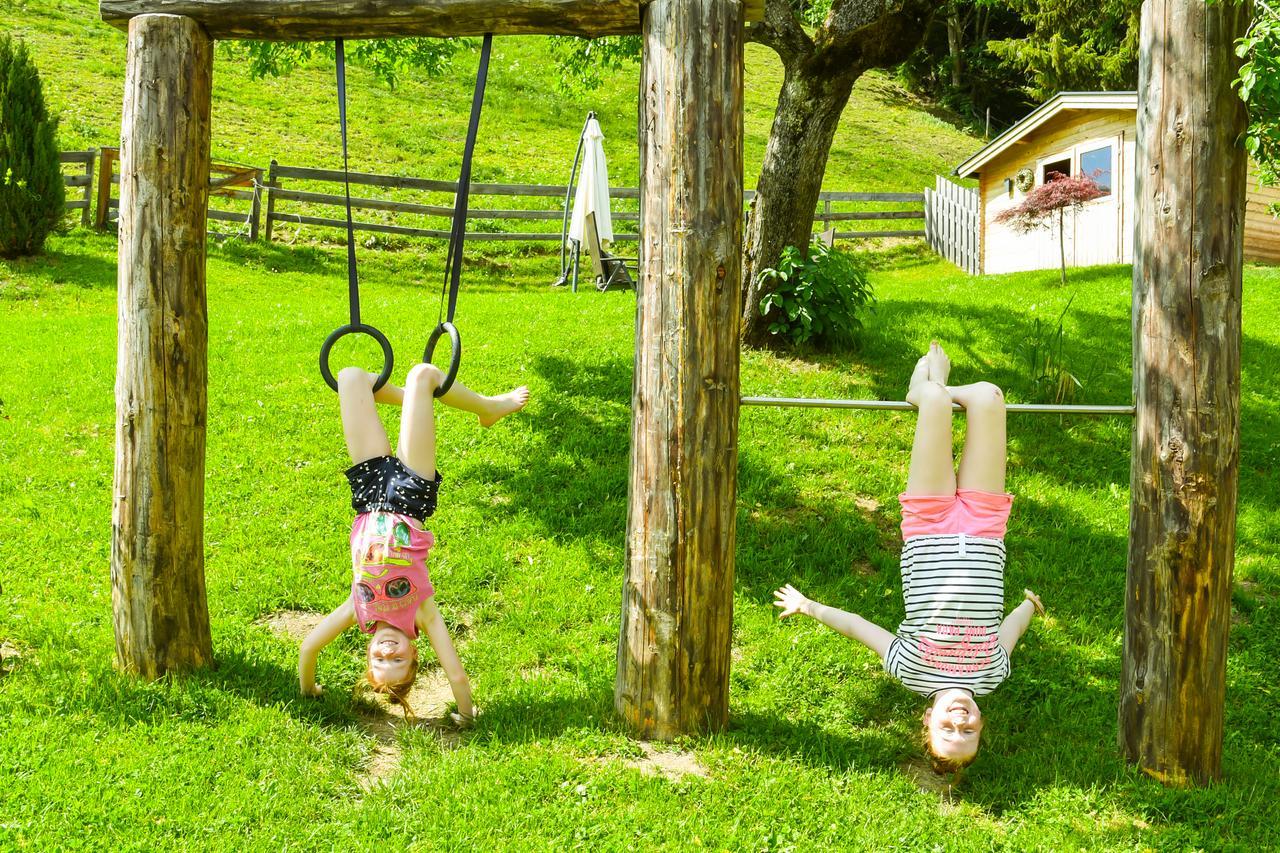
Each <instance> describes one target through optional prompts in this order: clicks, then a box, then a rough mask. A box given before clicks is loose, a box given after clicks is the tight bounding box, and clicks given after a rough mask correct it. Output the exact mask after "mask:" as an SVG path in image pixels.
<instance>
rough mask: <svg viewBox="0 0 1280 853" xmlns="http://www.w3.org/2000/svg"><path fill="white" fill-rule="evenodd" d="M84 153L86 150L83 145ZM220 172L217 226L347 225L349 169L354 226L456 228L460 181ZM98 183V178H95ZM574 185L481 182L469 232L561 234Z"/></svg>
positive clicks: (530, 237)
mask: <svg viewBox="0 0 1280 853" xmlns="http://www.w3.org/2000/svg"><path fill="white" fill-rule="evenodd" d="M68 156H71V155H68ZM74 156H76V157H80V156H83V155H81V154H79V153H78V152H77V153H76V154H75V155H74ZM118 160H119V153H118V149H115V148H103V149H102V153H101V162H100V164H99V167H98V181H97V183H98V198H97V207H96V214H95V216H94V219H93V221H94V223H95V224H96V225H97V226H98V227H100V228H101V227H107V226H109V225H111V224H112V223H113V222H115V220H116V219H117V217H118V215H119V206H120V202H119V199H118V198H117V197H116V192H115V187H116V186H118V185H119V182H120V177H119V174H118V172H117V171H116V169H117V166H116V163H117V162H118ZM90 169H92V166H90ZM210 172H211V175H210V182H209V186H210V197H209V204H210V206H209V219H210V220H213V221H215V222H231V223H236V224H237V225H238V226H239V227H238V228H237V229H235V230H234V232H233V233H230V234H227V233H222V234H218V233H217V232H211V233H215V235H217V236H223V237H226V236H237V237H243V238H246V239H248V240H257V239H258V237H259V230H260V228H261V233H262V236H264V237H265V238H266V239H267V240H273V239H280V237H281V235H282V232H288V231H293V232H294V233H295V234H296V230H295V229H300V228H302V227H313V228H335V229H345V228H346V227H347V223H346V198H345V194H344V187H343V183H344V178H345V180H346V182H348V183H349V184H350V186H351V190H352V196H351V208H352V212H353V217H352V218H353V223H352V227H353V229H354V230H356V231H363V232H372V233H376V234H387V235H398V236H403V237H426V238H435V239H442V240H444V239H448V237H449V233H450V227H451V222H452V217H453V201H454V194H455V192H456V190H457V184H456V182H454V181H436V180H429V179H425V178H410V177H401V176H394V175H378V174H369V173H365V172H351V173H349V174H347V175H345V176H344V174H343V173H342V172H341V171H337V170H333V169H313V168H307V167H301V166H285V165H281V164H280V163H279V162H277V161H275V160H272V161H271V165H270V167H269V168H268V169H267V170H266V174H265V176H264V174H263V170H262V169H256V168H253V167H248V166H236V165H231V164H215V165H213V166H212V167H211V169H210ZM88 183H92V177H90V178H89V179H88ZM565 191H566V187H565V186H563V185H559V186H557V185H554V184H497V183H488V184H486V183H473V184H472V185H471V197H472V206H471V207H470V208H469V209H468V211H467V239H468V240H476V241H489V240H504V241H522V242H537V241H552V242H558V241H559V240H560V235H561V228H562V223H563V220H564V199H565ZM87 197H88V195H87V194H86V198H87ZM609 197H610V201H611V203H612V210H611V218H612V219H613V221H614V223H615V227H614V231H615V233H614V242H615V243H620V242H634V241H636V240H638V239H639V238H638V236H637V234H636V228H637V225H638V224H639V220H640V212H639V200H640V191H639V190H638V189H636V188H634V187H614V188H611V189H610V190H609ZM754 197H755V191H754V190H748V191H747V192H746V193H745V197H744V203H748V204H749V203H750V202H751V200H752V199H753V198H754ZM264 201H265V204H264ZM924 204H925V196H924V195H923V194H921V193H853V192H824V193H822V194H821V196H820V197H819V199H818V205H819V206H818V209H817V210H816V211H815V212H814V223H815V227H816V228H817V230H819V231H834V234H835V239H837V240H865V239H876V238H912V237H924V236H925V235H926V230H925V228H902V227H900V226H902V225H907V224H911V225H915V224H917V223H919V224H923V221H924V219H925V207H924ZM264 208H265V210H264ZM863 222H865V223H868V225H869V226H870V224H871V223H877V224H881V225H886V226H889V227H887V228H881V229H879V230H877V229H876V228H875V227H874V226H870V227H866V226H864V227H863V228H862V229H861V230H856V231H853V230H849V231H841V230H839V228H840V226H841V225H843V224H845V223H863ZM894 226H899V227H894Z"/></svg>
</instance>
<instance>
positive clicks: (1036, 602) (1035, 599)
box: [1022, 589, 1044, 616]
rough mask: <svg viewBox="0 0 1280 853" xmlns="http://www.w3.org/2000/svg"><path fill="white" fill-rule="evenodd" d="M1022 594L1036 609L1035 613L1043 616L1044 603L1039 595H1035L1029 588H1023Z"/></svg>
mask: <svg viewBox="0 0 1280 853" xmlns="http://www.w3.org/2000/svg"><path fill="white" fill-rule="evenodd" d="M1022 594H1023V596H1025V597H1026V599H1027V601H1030V602H1031V606H1032V607H1034V608H1035V609H1036V615H1038V616H1043V615H1044V604H1043V603H1042V602H1041V601H1040V596H1038V595H1036V594H1035V593H1034V592H1032V591H1031V590H1029V589H1024V590H1023V591H1022Z"/></svg>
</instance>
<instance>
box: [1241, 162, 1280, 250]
mask: <svg viewBox="0 0 1280 853" xmlns="http://www.w3.org/2000/svg"><path fill="white" fill-rule="evenodd" d="M1247 187H1248V189H1247V190H1246V191H1245V192H1246V193H1247V194H1246V196H1245V211H1244V259H1245V260H1246V261H1260V262H1262V263H1267V264H1280V219H1277V218H1276V217H1274V216H1272V215H1271V213H1270V211H1269V210H1268V208H1269V207H1270V206H1271V205H1273V204H1280V187H1259V186H1258V175H1257V171H1256V170H1255V169H1254V167H1253V164H1252V163H1250V164H1249V180H1248V183H1247Z"/></svg>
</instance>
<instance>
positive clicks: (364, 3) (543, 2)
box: [99, 0, 764, 41]
mask: <svg viewBox="0 0 1280 853" xmlns="http://www.w3.org/2000/svg"><path fill="white" fill-rule="evenodd" d="M643 5H644V4H643V2H642V0H375V2H369V0H100V2H99V10H100V12H101V14H102V19H103V20H104V21H106V22H107V23H109V24H112V25H114V26H117V27H120V28H122V29H123V28H124V27H125V26H127V24H128V21H129V19H131V18H134V17H136V16H138V15H146V14H152V13H157V12H164V13H168V14H174V15H184V16H186V17H189V18H191V19H192V20H195V21H199V22H200V24H201V26H203V27H204V28H205V30H206V31H207V32H208V33H209V35H211V36H213V37H214V38H216V39H224V38H236V39H266V40H269V41H316V40H323V39H332V38H337V37H338V36H342V37H344V38H352V39H358V38H390V37H395V36H437V37H441V38H445V37H449V36H479V35H484V34H485V33H494V34H495V35H519V34H525V35H531V34H537V33H543V34H551V35H568V36H585V37H588V38H595V37H598V36H614V35H634V34H636V33H639V32H640V9H641V7H642V6H643ZM748 11H749V13H750V14H749V15H748V17H747V20H751V21H760V20H763V19H764V0H749V2H748Z"/></svg>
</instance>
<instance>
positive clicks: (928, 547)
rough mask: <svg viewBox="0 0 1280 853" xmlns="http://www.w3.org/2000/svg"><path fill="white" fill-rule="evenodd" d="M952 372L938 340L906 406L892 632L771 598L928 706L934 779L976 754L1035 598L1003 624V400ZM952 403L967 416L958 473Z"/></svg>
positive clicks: (797, 597)
mask: <svg viewBox="0 0 1280 853" xmlns="http://www.w3.org/2000/svg"><path fill="white" fill-rule="evenodd" d="M950 370H951V362H950V361H949V360H948V358H947V355H946V353H945V352H944V351H943V349H942V347H941V346H939V345H938V342H937V341H934V342H933V343H932V344H931V345H930V347H929V352H928V353H927V354H926V355H925V356H923V357H922V358H921V359H920V360H919V361H918V362H917V363H916V368H915V371H914V372H913V373H912V375H911V387H910V390H909V391H908V393H907V401H908V402H909V403H911V404H912V405H914V406H915V407H916V409H917V411H918V413H919V418H918V420H917V422H916V434H915V441H914V443H913V445H912V448H911V467H910V470H909V473H908V475H907V488H906V491H904V492H903V493H902V494H901V495H899V496H898V500H899V502H900V503H901V504H902V538H903V542H904V544H903V548H902V563H901V565H902V597H903V600H904V602H905V604H906V618H905V619H904V620H903V621H902V624H901V625H899V626H898V631H897V633H896V634H891V633H889V632H888V631H886V630H885V629H883V628H881V627H880V626H879V625H875V624H872V623H871V622H868V621H867V620H865V619H863V618H862V617H861V616H858V615H857V614H855V613H848V612H846V611H843V610H838V609H836V608H834V607H827V606H825V605H823V604H819V603H817V602H816V601H810V600H809V599H808V598H805V597H804V596H803V595H802V594H801V593H800V592H799V591H798V590H797V589H796V588H795V587H793V586H791V585H790V584H788V585H787V586H784V587H782V588H781V589H779V590H778V591H777V592H775V593H774V597H775V599H776V600H775V602H774V603H775V604H776V605H777V606H778V607H779V608H781V611H780V613H779V616H781V617H782V618H786V617H788V616H791V615H793V614H796V613H803V614H804V615H806V616H810V617H812V618H814V619H817V620H818V621H819V622H821V623H823V624H824V625H826V626H828V627H830V628H833V629H834V630H836V631H839V632H840V633H842V634H844V635H845V636H847V637H850V638H852V639H854V640H857V641H858V642H860V643H862V644H863V645H865V646H867V647H868V648H870V649H871V650H872V651H874V652H875V653H876V654H877V655H879V656H880V658H881V659H882V660H883V661H884V668H885V671H887V672H888V673H889V674H890V675H892V676H893V677H895V678H897V679H898V680H899V681H901V682H902V684H903V685H904V686H906V687H907V688H909V689H910V690H912V691H914V692H916V693H919V694H921V695H922V696H926V697H929V698H930V699H931V700H932V701H931V704H930V706H929V708H928V709H927V710H926V711H925V712H924V727H925V741H926V745H927V747H928V750H929V753H930V755H931V756H932V758H933V766H934V769H935V770H937V771H938V772H955V771H957V770H959V769H961V768H962V767H965V766H966V765H968V764H970V763H971V762H972V761H973V759H974V758H975V757H976V756H977V753H978V745H979V742H980V740H981V736H982V725H983V719H982V712H981V711H980V710H979V709H978V703H977V702H976V701H974V699H975V697H977V696H985V695H986V694H988V693H990V692H991V691H992V690H994V689H995V688H996V687H997V686H998V685H999V684H1000V682H1002V681H1004V679H1005V678H1006V677H1007V676H1008V675H1009V655H1010V654H1011V653H1012V652H1013V647H1014V645H1015V644H1017V642H1018V639H1019V638H1020V637H1021V636H1022V634H1023V632H1024V631H1026V629H1027V626H1028V625H1029V624H1030V622H1031V617H1032V616H1033V615H1034V614H1036V613H1043V612H1044V607H1043V606H1042V605H1041V603H1040V599H1039V597H1038V596H1037V595H1036V594H1035V593H1033V592H1032V591H1031V590H1026V591H1025V593H1024V595H1025V600H1024V601H1023V602H1022V603H1021V604H1019V605H1018V606H1017V607H1016V608H1015V609H1014V610H1013V612H1012V613H1010V614H1009V615H1008V616H1007V617H1005V616H1004V562H1005V551H1004V534H1005V527H1006V525H1007V523H1008V520H1009V507H1010V506H1011V505H1012V503H1013V496H1012V495H1010V494H1008V493H1007V492H1005V490H1004V477H1005V409H1004V395H1003V394H1002V393H1001V392H1000V389H999V388H998V387H996V386H995V385H992V384H991V383H990V382H978V383H975V384H972V385H959V386H952V385H947V379H948V376H949V373H950ZM952 403H956V404H959V406H960V407H961V408H963V409H964V410H965V415H966V417H967V418H968V429H967V430H966V432H965V441H964V451H963V454H962V455H961V458H960V468H959V471H957V470H956V468H955V464H954V461H953V460H952V455H951V447H952V441H951V416H952Z"/></svg>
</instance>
